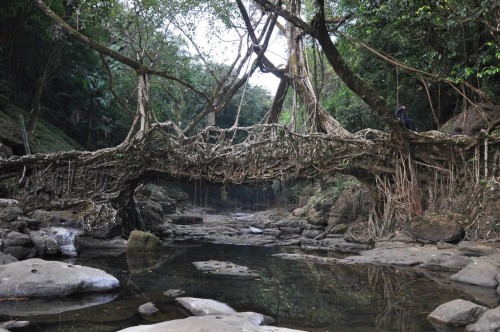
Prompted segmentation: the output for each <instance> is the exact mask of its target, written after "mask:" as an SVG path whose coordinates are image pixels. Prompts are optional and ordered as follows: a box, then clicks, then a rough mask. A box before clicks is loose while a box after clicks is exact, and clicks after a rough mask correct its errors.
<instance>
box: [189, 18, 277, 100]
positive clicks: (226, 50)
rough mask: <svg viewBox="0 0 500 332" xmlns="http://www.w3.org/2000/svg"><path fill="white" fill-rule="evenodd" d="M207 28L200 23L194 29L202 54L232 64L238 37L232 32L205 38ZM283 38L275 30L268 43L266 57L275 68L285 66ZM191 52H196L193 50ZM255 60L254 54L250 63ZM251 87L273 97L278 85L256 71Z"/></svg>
mask: <svg viewBox="0 0 500 332" xmlns="http://www.w3.org/2000/svg"><path fill="white" fill-rule="evenodd" d="M207 31H210V29H209V28H208V23H207V22H200V23H199V25H198V27H197V29H196V42H197V44H198V45H199V47H200V48H202V49H203V51H204V52H207V53H209V54H210V56H211V57H212V58H213V59H214V60H216V61H217V62H224V63H228V64H229V63H232V62H233V61H234V59H235V58H236V55H237V51H238V42H239V37H238V35H237V34H236V32H234V31H229V32H227V33H224V34H221V35H218V36H215V35H211V36H210V35H209V36H207ZM286 47H287V46H286V40H285V38H284V37H283V36H282V35H280V34H278V33H277V28H275V29H274V34H273V36H272V37H271V39H270V41H269V46H268V48H267V52H266V57H267V58H268V59H269V60H271V62H273V63H274V65H275V66H277V67H284V66H285V64H286V57H287V49H286ZM192 52H193V53H195V52H196V51H195V50H194V48H193V49H192ZM254 59H255V54H253V55H252V61H253V60H254ZM246 68H247V64H245V67H244V69H243V70H242V73H241V74H242V75H243V74H244V72H246ZM250 84H251V85H260V86H262V87H263V88H265V89H266V90H268V91H269V93H270V94H271V95H274V93H275V91H276V88H277V87H278V84H279V79H278V78H277V77H276V76H274V75H273V74H271V73H266V74H264V73H261V72H260V70H259V69H257V70H256V71H255V72H254V74H253V75H252V77H251V78H250Z"/></svg>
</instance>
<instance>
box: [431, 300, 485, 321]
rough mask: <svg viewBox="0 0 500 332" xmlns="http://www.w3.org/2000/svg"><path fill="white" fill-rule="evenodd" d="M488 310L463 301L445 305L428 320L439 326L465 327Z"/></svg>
mask: <svg viewBox="0 0 500 332" xmlns="http://www.w3.org/2000/svg"><path fill="white" fill-rule="evenodd" d="M486 310H488V308H486V307H483V306H481V305H477V304H475V303H472V302H470V301H465V300H462V299H458V300H453V301H450V302H447V303H444V304H442V305H440V306H439V307H437V308H436V309H435V310H434V311H433V312H431V313H430V314H429V315H428V316H427V318H428V319H429V320H430V321H433V322H435V323H438V324H443V325H459V326H465V325H468V324H472V323H474V322H475V321H476V320H477V319H478V318H479V317H480V316H481V315H482V314H483V313H484V312H485V311H486Z"/></svg>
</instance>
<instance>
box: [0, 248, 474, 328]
mask: <svg viewBox="0 0 500 332" xmlns="http://www.w3.org/2000/svg"><path fill="white" fill-rule="evenodd" d="M298 251H300V250H299V249H293V248H285V247H253V246H235V245H217V244H208V243H203V244H201V243H198V244H197V243H188V242H179V243H175V244H173V245H171V246H169V247H168V248H165V250H164V255H163V256H161V257H159V259H153V258H151V257H147V258H143V259H134V260H131V259H129V260H127V257H126V255H125V254H120V255H116V256H114V255H111V256H109V255H102V252H100V253H97V252H86V253H83V254H82V255H81V256H80V257H78V258H76V259H73V260H72V261H71V262H73V263H75V264H81V265H87V266H92V267H96V268H100V269H102V270H105V271H106V272H108V273H111V274H113V275H114V276H115V277H117V278H118V279H119V280H120V282H121V284H122V288H121V290H120V291H119V292H118V293H113V294H104V295H99V296H97V297H96V296H79V297H72V298H67V299H58V300H51V301H49V300H37V302H34V301H17V302H5V301H4V302H2V303H0V321H5V320H9V319H19V320H29V321H31V322H32V325H31V326H30V327H29V328H28V329H26V330H25V331H96V332H97V331H117V330H119V329H122V328H125V327H129V326H134V325H138V324H147V323H154V322H161V321H165V320H171V319H178V318H183V317H185V314H184V313H183V312H182V310H181V309H180V308H179V306H177V305H176V303H175V300H174V299H173V298H170V297H168V296H165V295H163V293H164V292H165V291H166V290H169V289H180V290H183V291H184V292H185V294H184V295H183V296H193V297H199V298H210V299H214V300H218V301H222V302H225V303H227V304H229V305H230V306H232V307H233V308H234V309H236V310H237V311H256V312H260V313H263V314H266V315H269V316H271V317H273V318H275V319H276V324H275V325H278V326H283V327H289V328H295V329H302V330H305V331H311V332H313V331H314V332H320V331H321V332H334V331H335V332H343V331H346V332H347V331H349V332H351V331H356V332H365V331H405V332H408V331H410V332H411V331H415V332H416V331H419V332H421V331H435V330H434V329H433V327H432V325H430V323H429V322H428V321H427V319H426V316H427V315H428V314H429V313H430V312H431V311H432V310H434V309H435V308H436V307H437V306H439V305H440V304H442V303H445V302H447V301H450V300H454V299H456V298H462V299H470V298H469V297H468V296H467V295H465V294H462V293H460V292H459V291H457V290H455V289H454V288H452V287H451V286H450V285H446V284H438V283H436V282H434V281H431V280H429V279H428V278H426V277H424V276H423V275H422V274H420V273H417V272H415V271H414V270H411V269H395V268H391V267H374V266H345V265H339V264H334V265H321V264H315V263H312V262H296V261H289V260H284V259H280V258H277V257H273V256H272V254H274V253H283V252H298ZM320 254H322V255H333V254H332V253H326V252H323V253H320ZM210 259H213V260H220V261H231V262H233V263H235V264H238V265H244V266H247V267H249V268H251V269H253V270H256V271H257V272H258V273H259V277H258V278H255V279H239V278H235V277H232V278H231V277H224V276H217V277H215V276H210V275H206V274H203V273H201V272H199V271H197V270H196V268H195V267H194V265H193V264H192V262H194V261H204V260H210ZM150 301H151V302H153V303H154V304H155V305H156V306H157V308H158V309H159V310H160V313H158V314H157V315H156V316H154V317H149V318H147V319H145V318H143V317H141V316H140V315H139V314H138V313H137V308H138V307H139V306H140V305H142V304H144V303H146V302H150ZM37 303H38V304H37ZM82 303H83V305H79V304H82ZM97 303H101V304H97ZM79 307H81V308H79ZM43 308H50V309H52V310H50V311H49V312H48V311H44V309H43ZM58 308H59V309H58ZM16 331H17V330H16ZM20 331H22V330H20Z"/></svg>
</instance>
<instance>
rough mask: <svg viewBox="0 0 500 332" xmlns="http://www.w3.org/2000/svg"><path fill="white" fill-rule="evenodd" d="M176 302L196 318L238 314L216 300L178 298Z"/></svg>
mask: <svg viewBox="0 0 500 332" xmlns="http://www.w3.org/2000/svg"><path fill="white" fill-rule="evenodd" d="M175 300H176V301H177V302H178V303H179V304H180V305H181V306H183V307H184V308H185V309H186V310H187V311H189V312H190V313H191V314H193V315H195V316H206V315H232V314H235V313H236V311H235V310H234V309H233V308H231V307H230V306H228V305H227V304H225V303H222V302H219V301H215V300H210V299H198V298H195V297H178V298H176V299H175Z"/></svg>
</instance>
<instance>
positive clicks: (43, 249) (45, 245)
mask: <svg viewBox="0 0 500 332" xmlns="http://www.w3.org/2000/svg"><path fill="white" fill-rule="evenodd" d="M29 236H30V238H31V240H32V241H33V243H34V244H35V248H36V254H37V255H38V256H46V255H48V256H50V255H55V254H57V253H58V252H59V244H58V243H57V241H56V239H54V238H53V237H51V236H49V235H48V234H47V232H46V231H30V232H29Z"/></svg>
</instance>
